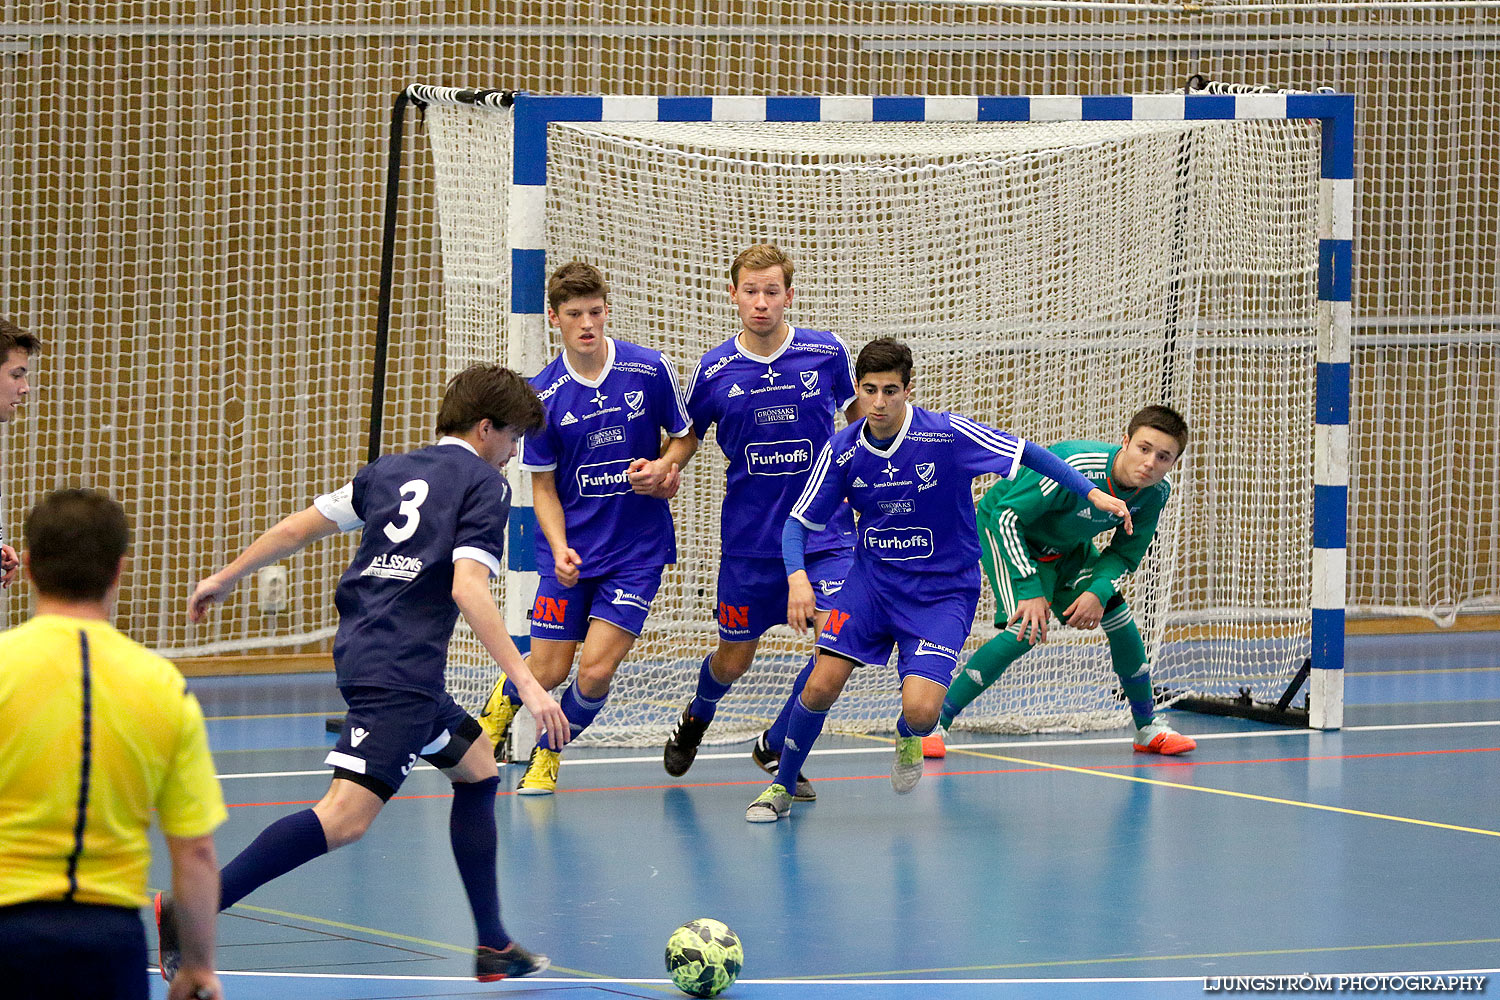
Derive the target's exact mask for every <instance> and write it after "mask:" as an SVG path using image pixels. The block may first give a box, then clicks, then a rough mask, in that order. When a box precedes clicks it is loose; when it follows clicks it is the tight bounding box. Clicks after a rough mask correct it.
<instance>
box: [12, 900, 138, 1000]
mask: <svg viewBox="0 0 1500 1000" xmlns="http://www.w3.org/2000/svg"><path fill="white" fill-rule="evenodd" d="M0 942H3V946H0V984H3V985H0V994H3V995H4V996H7V997H87V998H89V1000H95V998H97V1000H146V998H147V997H148V996H150V990H149V988H148V987H147V984H146V931H145V928H144V926H143V925H142V924H141V911H139V910H137V909H136V908H135V907H125V906H95V905H89V904H84V903H17V904H16V905H14V906H0Z"/></svg>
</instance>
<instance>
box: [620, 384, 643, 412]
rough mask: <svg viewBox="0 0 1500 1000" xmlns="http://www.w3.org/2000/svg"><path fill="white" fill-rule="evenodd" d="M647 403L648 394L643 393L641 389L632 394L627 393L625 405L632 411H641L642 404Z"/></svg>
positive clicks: (633, 391)
mask: <svg viewBox="0 0 1500 1000" xmlns="http://www.w3.org/2000/svg"><path fill="white" fill-rule="evenodd" d="M645 402H646V394H645V393H644V392H641V391H640V390H639V389H636V390H632V391H631V392H627V393H626V394H625V405H626V406H628V407H630V408H631V410H639V409H640V408H641V404H643V403H645Z"/></svg>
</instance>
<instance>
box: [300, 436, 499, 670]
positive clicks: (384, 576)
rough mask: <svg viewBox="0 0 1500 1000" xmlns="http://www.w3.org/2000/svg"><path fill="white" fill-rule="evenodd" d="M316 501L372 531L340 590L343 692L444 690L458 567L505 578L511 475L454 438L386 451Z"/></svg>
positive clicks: (336, 658)
mask: <svg viewBox="0 0 1500 1000" xmlns="http://www.w3.org/2000/svg"><path fill="white" fill-rule="evenodd" d="M314 504H315V506H316V507H317V508H318V511H319V513H321V514H322V515H323V516H324V517H326V518H328V519H329V520H330V521H332V522H334V523H335V524H337V525H338V526H339V530H340V531H352V530H354V529H355V528H359V527H364V529H365V531H364V536H363V538H361V540H360V543H359V550H358V551H357V552H356V553H355V554H354V561H353V562H352V563H350V564H349V568H348V569H347V570H345V571H344V575H343V577H341V578H340V579H339V585H338V590H337V591H336V592H335V594H334V604H335V605H336V606H337V607H338V611H339V630H338V635H337V637H336V638H335V639H334V641H333V662H334V667H335V669H336V670H337V672H338V683H339V686H340V687H347V686H364V687H380V688H395V689H401V690H408V691H424V692H428V693H436V694H441V693H442V692H443V690H444V686H443V669H444V667H445V666H446V665H447V656H448V637H449V636H451V635H452V634H453V626H454V623H455V622H456V621H457V620H458V605H457V604H455V603H454V602H453V563H454V562H455V561H457V560H459V559H465V558H466V559H473V560H475V561H476V562H480V563H483V564H484V565H485V566H488V567H489V570H490V572H491V573H492V574H498V573H499V572H500V566H501V559H502V557H503V556H504V554H505V533H506V520H507V518H509V516H510V486H509V485H508V484H507V483H506V482H505V477H504V476H503V475H501V474H500V472H499V470H497V469H496V468H495V467H494V466H492V465H490V464H489V463H488V462H486V461H485V460H484V459H482V458H480V457H479V455H478V453H477V452H475V451H474V449H473V448H472V447H470V446H469V444H468V442H466V441H462V440H460V439H458V438H456V437H445V438H443V439H442V440H441V441H439V442H438V443H437V444H435V445H432V446H430V447H427V448H419V449H418V450H416V451H412V452H407V453H406V454H404V455H382V456H381V457H380V458H377V459H376V460H375V461H373V462H371V463H370V464H369V465H367V466H365V467H364V468H362V469H360V470H359V472H358V473H356V474H355V476H354V481H353V482H351V483H349V484H348V485H346V486H344V487H343V488H342V489H338V490H335V491H334V492H332V493H328V494H325V495H324V496H320V497H318V498H317V500H315V501H314Z"/></svg>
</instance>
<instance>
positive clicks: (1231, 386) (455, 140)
mask: <svg viewBox="0 0 1500 1000" xmlns="http://www.w3.org/2000/svg"><path fill="white" fill-rule="evenodd" d="M510 118H511V115H510V112H507V111H496V110H489V109H479V108H473V107H468V106H452V105H444V104H433V105H431V106H430V107H428V108H427V110H426V131H427V137H428V145H429V146H430V149H431V152H432V156H433V160H434V169H433V176H434V178H435V181H436V185H437V190H436V197H437V203H438V215H439V220H440V230H441V253H442V268H443V282H444V301H445V305H446V312H447V316H446V324H447V343H448V345H449V347H448V357H447V363H448V366H449V368H450V370H454V369H457V368H460V367H462V366H463V365H464V364H466V363H468V362H469V361H471V360H479V359H486V360H488V359H493V358H495V357H497V356H503V357H505V360H506V361H507V363H510V364H512V365H515V366H516V367H522V368H524V369H525V370H526V371H527V373H528V374H530V373H532V372H533V371H534V370H535V369H536V368H538V367H539V366H540V364H541V363H542V362H543V361H544V360H545V359H546V358H548V357H550V356H552V355H553V354H555V353H556V352H557V351H558V350H560V344H559V343H558V342H557V341H556V338H555V336H551V339H549V340H548V342H546V343H545V344H543V343H541V342H539V341H538V342H535V343H525V344H522V345H520V347H519V348H517V347H514V346H513V347H512V349H511V350H510V351H509V352H506V351H505V349H504V348H505V345H506V343H507V340H506V331H505V329H504V325H505V323H506V321H507V315H506V314H507V312H508V301H509V286H508V284H507V282H508V275H509V259H510V254H509V247H508V246H507V244H506V212H507V190H508V183H509V177H510V153H511V143H510ZM1318 140H1319V137H1318V131H1317V128H1316V126H1315V125H1313V124H1310V123H1305V122H1295V121H1290V122H1289V121H1238V122H1181V121H1175V122H1059V123H1018V124H1010V123H1004V124H1002V123H983V124H976V123H914V124H896V123H858V124H830V123H813V124H792V123H738V122H737V123H607V124H583V123H555V124H553V125H552V126H551V127H550V130H549V136H548V158H547V171H548V175H547V181H548V185H547V199H546V240H547V269H548V271H549V272H550V271H551V270H552V269H553V268H555V267H556V266H558V265H559V264H561V263H564V262H566V261H569V260H573V259H578V260H585V261H588V262H590V263H593V264H596V265H598V266H599V267H600V268H601V269H602V270H603V271H604V273H605V275H606V276H607V278H608V279H609V281H610V283H611V287H612V294H611V310H612V311H611V323H610V333H611V335H613V336H615V337H618V338H621V339H625V340H631V341H635V342H638V343H641V344H643V345H645V346H648V347H652V348H656V349H659V350H661V351H663V352H665V353H666V354H668V355H669V356H670V357H671V358H672V359H673V360H674V361H675V362H676V363H677V365H678V368H679V370H680V371H681V372H682V373H683V375H684V378H685V377H686V376H687V375H688V374H690V372H691V368H692V365H693V364H694V363H695V362H696V360H697V358H698V357H699V356H700V355H702V354H703V353H704V352H705V351H707V350H708V349H709V348H711V347H713V346H714V345H716V344H718V343H720V342H722V341H723V340H724V339H725V338H727V337H729V336H730V335H732V334H733V333H735V332H736V331H737V329H738V321H737V316H736V314H735V311H734V309H733V306H732V304H731V302H730V299H729V295H728V280H729V279H728V274H727V268H728V263H729V261H730V260H732V259H733V257H734V255H735V254H736V253H737V252H738V251H739V250H740V249H742V248H743V247H744V246H746V245H749V244H750V243H753V242H758V241H774V242H776V243H778V244H780V245H781V246H783V247H784V248H786V249H787V250H788V251H789V252H790V253H791V254H792V255H793V257H794V258H795V260H796V264H797V274H796V279H795V282H794V284H795V287H796V290H797V295H796V300H795V303H794V308H793V309H792V311H791V312H790V313H789V319H790V320H791V321H792V322H794V323H795V324H797V325H800V326H808V327H815V328H820V329H831V330H833V331H835V332H836V333H838V334H839V335H840V336H841V337H842V338H843V339H844V340H845V342H846V343H847V344H848V345H849V346H850V348H851V351H854V352H857V351H858V349H859V347H860V345H862V344H863V343H865V342H866V341H867V340H869V339H870V338H872V337H876V336H881V335H891V336H895V337H898V338H900V339H902V340H904V341H906V342H907V343H908V344H909V345H910V346H911V348H912V351H913V353H914V354H915V357H916V362H917V369H916V373H915V387H916V391H915V394H914V401H915V402H916V403H918V404H919V405H922V406H925V407H928V408H931V409H951V410H955V411H958V412H962V413H965V414H968V415H970V416H972V417H974V418H976V419H978V420H981V421H984V422H986V423H989V424H992V425H994V426H997V427H1001V428H1004V429H1007V430H1010V431H1013V432H1014V433H1017V434H1019V435H1021V436H1023V437H1025V438H1027V439H1029V440H1033V441H1037V442H1040V443H1043V444H1050V443H1052V442H1054V441H1057V440H1061V439H1067V438H1088V439H1097V440H1101V441H1105V442H1117V441H1118V440H1119V439H1120V438H1121V437H1122V435H1123V430H1124V427H1125V424H1126V422H1127V421H1128V420H1129V418H1130V416H1131V415H1132V414H1133V413H1134V412H1135V411H1136V410H1137V409H1139V408H1140V407H1141V406H1142V405H1145V404H1147V403H1153V402H1159V401H1167V402H1170V403H1171V404H1172V405H1174V406H1176V407H1178V408H1179V409H1181V410H1182V411H1183V412H1184V413H1185V415H1186V416H1187V418H1188V420H1189V423H1190V424H1191V426H1192V433H1193V438H1192V442H1191V444H1190V446H1189V448H1188V450H1187V452H1186V454H1185V456H1184V458H1183V460H1182V462H1181V463H1180V464H1179V466H1178V468H1177V470H1176V471H1175V472H1174V474H1173V483H1174V490H1173V500H1172V503H1171V505H1170V506H1169V508H1168V510H1167V512H1166V514H1165V516H1164V518H1163V521H1162V524H1161V526H1160V529H1159V531H1158V538H1157V541H1156V543H1155V544H1154V545H1153V547H1152V549H1151V551H1150V553H1149V554H1148V555H1147V557H1146V559H1145V561H1144V562H1143V564H1142V566H1141V567H1140V570H1139V571H1138V572H1137V573H1136V574H1135V575H1134V576H1133V577H1132V578H1131V579H1130V581H1129V583H1128V585H1127V586H1126V588H1125V591H1124V592H1125V594H1126V596H1127V598H1128V600H1129V601H1130V604H1131V606H1132V608H1133V610H1134V613H1135V617H1136V620H1137V622H1138V624H1139V625H1140V627H1141V631H1142V634H1143V637H1144V639H1145V641H1146V646H1147V650H1148V654H1149V655H1150V656H1151V658H1152V660H1153V679H1154V681H1155V682H1156V684H1157V685H1158V687H1160V688H1162V689H1164V690H1166V691H1168V692H1181V691H1187V690H1192V691H1194V692H1198V693H1207V694H1236V693H1238V692H1239V691H1240V690H1241V689H1244V688H1248V689H1249V690H1250V691H1251V692H1252V693H1253V695H1254V696H1255V697H1257V698H1261V699H1265V698H1274V697H1275V696H1276V695H1279V694H1280V692H1281V690H1282V689H1283V688H1284V687H1285V685H1286V682H1287V680H1288V679H1289V678H1290V676H1291V674H1292V673H1293V672H1295V670H1296V668H1297V667H1298V666H1299V665H1300V664H1301V662H1302V660H1303V658H1304V657H1305V656H1306V655H1307V654H1308V649H1309V622H1310V611H1309V603H1310V593H1311V551H1312V550H1311V508H1312V503H1311V498H1312V470H1313V425H1314V420H1313V407H1312V401H1313V387H1314V337H1315V332H1316V322H1317V308H1316V298H1317V238H1316V237H1317V218H1318V183H1319V182H1318V150H1319V142H1318ZM510 343H511V344H512V345H515V343H516V342H515V338H514V337H512V338H511V340H510ZM841 422H842V421H840V423H841ZM992 482H993V479H985V480H981V481H978V482H976V483H975V495H976V497H977V496H978V495H979V494H980V493H981V492H982V491H983V490H984V489H985V488H987V487H988V486H989V485H990V484H991V483H992ZM723 491H724V461H723V456H722V454H721V453H720V452H719V450H718V448H717V446H716V444H715V441H714V437H713V434H712V432H710V433H709V434H708V437H707V440H706V441H705V442H704V444H703V446H702V447H701V448H700V450H699V452H698V455H697V457H696V458H695V459H694V460H693V462H692V464H691V466H690V467H689V469H688V470H687V471H686V473H685V475H684V478H683V485H682V489H681V492H680V493H679V495H678V497H677V498H676V499H675V500H674V501H673V504H672V508H673V515H674V518H675V521H676V526H677V534H678V550H679V560H678V562H677V564H676V565H674V566H670V567H668V569H667V572H666V576H665V579H664V582H663V586H662V588H661V591H660V594H659V595H658V597H657V599H656V602H655V605H654V607H653V611H652V615H651V618H650V620H649V622H648V623H647V627H646V631H645V633H644V634H643V635H642V636H641V639H640V640H639V641H638V642H637V643H636V645H635V646H634V648H633V649H632V651H631V654H630V656H629V657H628V658H627V661H626V662H625V664H624V665H622V667H621V668H620V671H619V673H618V675H617V676H616V679H615V682H614V685H613V689H612V694H611V699H610V702H609V704H608V705H607V707H606V708H605V710H604V711H603V712H602V713H601V714H600V716H599V717H598V719H597V720H596V722H595V723H594V724H593V726H592V727H591V728H590V729H589V730H588V732H587V733H586V734H585V737H584V738H585V739H588V740H590V741H594V742H600V743H613V744H631V743H639V744H650V743H659V742H660V741H661V740H662V739H664V738H665V736H666V735H667V732H668V731H669V729H670V727H671V725H672V723H673V722H674V721H675V718H676V715H677V713H678V711H679V710H680V708H681V706H682V705H684V704H685V703H686V702H687V700H688V699H689V698H690V697H691V695H692V689H693V685H694V683H695V680H696V676H697V666H698V663H699V662H700V661H701V658H702V656H703V655H704V654H705V653H706V652H707V651H709V650H710V649H711V648H712V647H713V644H714V642H715V637H716V626H715V623H714V616H713V609H714V606H715V604H714V601H715V594H714V588H715V577H716V572H717V567H718V556H719V549H718V538H719V518H720V507H721V504H722V501H723V495H724V492H723ZM778 516H779V514H778ZM1099 542H1100V543H1101V544H1103V543H1105V542H1107V538H1101V539H1100V540H1099ZM514 585H515V583H514V582H512V586H514ZM527 596H529V595H527ZM510 597H511V599H512V600H514V599H515V595H510ZM994 614H995V609H994V606H993V602H992V600H991V599H990V596H989V594H988V593H986V594H985V595H984V598H983V600H982V601H981V605H980V609H979V612H978V615H977V619H976V623H975V628H974V633H973V636H972V637H971V639H970V641H969V644H968V646H967V647H966V653H967V652H972V650H973V649H974V648H975V647H976V646H977V645H978V644H979V643H982V642H984V641H985V640H987V639H989V638H991V637H992V636H993V635H994V634H995V631H996V629H995V625H994V621H993V619H994ZM809 650H810V639H809V637H808V636H807V635H805V634H803V635H797V634H793V633H792V632H791V631H790V630H789V629H787V628H786V627H785V626H782V627H779V628H777V629H775V630H773V631H772V632H770V633H768V634H767V636H766V637H765V638H764V640H763V641H762V644H761V648H760V652H759V653H758V655H757V658H756V663H755V665H754V667H752V669H751V671H750V672H749V673H748V674H747V675H746V676H745V677H744V678H743V679H742V680H741V681H740V682H739V683H738V684H736V685H735V687H734V690H733V691H732V692H731V693H730V694H729V695H728V696H727V697H726V698H725V700H724V701H723V702H721V705H720V709H719V712H718V716H717V719H716V722H715V725H714V727H713V729H712V730H710V733H709V739H710V740H711V741H712V740H720V741H727V740H731V739H739V738H744V737H746V736H749V735H751V734H752V733H754V732H756V731H758V730H759V729H761V728H763V727H764V726H765V725H766V723H767V722H768V721H769V719H770V718H771V717H772V716H774V714H775V712H776V710H777V708H778V707H779V705H780V703H781V701H782V700H783V699H784V698H785V697H786V695H787V692H788V691H789V689H790V684H791V681H792V679H793V677H794V676H795V675H796V673H797V671H798V670H799V669H800V668H801V666H802V664H803V663H804V662H805V661H806V658H807V655H808V653H809ZM451 659H452V662H451V665H450V684H451V686H452V687H453V689H454V692H455V694H456V695H457V696H458V697H459V698H460V700H461V701H463V702H464V703H465V704H466V705H467V706H469V707H470V708H474V707H476V706H477V705H478V704H479V703H481V702H482V701H483V699H484V697H485V695H486V694H487V693H488V690H489V685H490V684H491V683H492V681H493V678H494V673H493V670H494V668H493V666H491V665H490V664H489V663H488V658H487V657H486V656H484V655H483V654H482V652H481V651H480V650H479V648H478V646H477V645H476V644H474V643H473V642H472V640H468V639H464V638H463V637H460V640H459V641H457V642H456V643H455V647H454V655H453V656H452V658H451ZM898 709H899V699H898V690H897V678H896V674H895V671H894V669H893V667H890V666H887V667H884V668H875V667H871V668H865V669H861V670H858V671H856V672H855V675H854V677H853V679H852V680H851V682H850V684H849V686H848V687H847V688H846V690H845V693H844V695H843V696H842V697H841V699H840V701H839V703H838V705H837V706H836V707H835V708H834V710H833V713H832V715H831V716H830V727H831V728H834V729H838V730H842V731H849V732H865V731H875V732H885V731H887V730H889V729H890V727H891V726H892V724H893V723H894V720H895V717H896V714H897V711H898ZM1128 718H1129V714H1128V711H1127V709H1126V708H1125V706H1124V703H1123V701H1122V700H1121V698H1120V696H1119V693H1118V684H1117V682H1116V679H1115V677H1114V674H1113V672H1112V670H1111V668H1110V663H1109V656H1108V648H1107V646H1106V644H1105V642H1104V640H1103V637H1102V635H1101V634H1100V633H1098V632H1097V631H1096V632H1080V631H1077V630H1071V629H1068V628H1063V627H1059V628H1055V629H1054V631H1053V632H1052V633H1051V635H1050V640H1049V642H1048V643H1047V644H1046V645H1045V646H1042V647H1039V648H1038V649H1037V650H1035V651H1034V652H1033V653H1031V654H1030V655H1028V656H1026V657H1024V658H1023V659H1021V660H1020V661H1018V662H1017V663H1016V664H1015V665H1014V666H1013V667H1012V668H1011V669H1010V670H1009V671H1008V672H1007V673H1006V675H1005V676H1004V678H1003V679H1002V680H1001V682H1000V683H999V684H997V685H996V686H995V687H994V688H993V689H992V690H990V691H989V692H987V693H986V694H985V695H984V696H983V697H982V698H981V699H980V700H979V701H977V702H975V704H974V705H973V706H972V707H971V709H970V710H969V711H968V712H967V713H966V714H965V715H964V716H963V717H962V718H961V720H960V725H961V728H976V729H984V730H990V731H1037V730H1047V729H1092V728H1101V727H1108V726H1116V725H1120V724H1123V723H1125V722H1126V721H1128Z"/></svg>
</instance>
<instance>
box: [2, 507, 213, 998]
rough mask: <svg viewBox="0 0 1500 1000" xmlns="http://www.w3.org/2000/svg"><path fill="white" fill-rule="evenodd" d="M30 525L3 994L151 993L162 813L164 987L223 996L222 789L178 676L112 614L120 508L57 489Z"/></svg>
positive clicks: (9, 645)
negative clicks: (171, 932) (171, 908)
mask: <svg viewBox="0 0 1500 1000" xmlns="http://www.w3.org/2000/svg"><path fill="white" fill-rule="evenodd" d="M23 534H24V537H25V541H26V546H25V551H24V555H23V562H24V564H25V567H26V575H27V576H28V577H29V578H30V580H31V582H32V584H33V585H34V586H35V587H36V616H35V617H34V618H32V619H31V620H30V621H28V622H27V623H26V624H24V625H21V626H19V627H17V628H13V629H10V630H8V631H5V632H0V994H3V995H4V996H6V997H14V998H19V1000H31V998H36V1000H42V998H49V1000H50V998H56V997H87V998H90V1000H102V998H111V1000H113V998H120V1000H125V998H129V1000H145V998H146V996H147V980H146V975H147V971H146V970H147V962H146V936H145V930H144V927H143V925H142V921H141V914H140V907H141V906H142V905H144V904H145V903H146V901H147V897H146V872H147V868H148V866H149V864H150V860H151V848H150V845H149V843H148V841H147V838H146V830H147V827H148V826H149V825H150V822H151V812H152V810H153V809H155V810H156V812H157V813H158V814H159V816H160V819H161V828H162V832H163V833H164V834H165V835H166V840H167V848H168V850H169V851H170V853H171V856H172V887H173V895H174V896H175V898H176V906H177V921H178V926H179V929H180V938H181V945H182V965H181V967H180V970H179V972H178V974H177V978H176V979H175V980H173V982H172V984H171V987H170V991H169V992H168V994H167V995H168V997H169V1000H190V998H195V997H196V998H218V997H220V996H221V995H222V993H221V990H220V987H219V980H218V977H216V976H215V975H214V972H213V951H214V917H215V914H216V912H217V910H218V904H219V874H218V865H217V861H216V859H215V857H214V845H213V830H214V828H215V827H217V826H218V825H219V824H220V823H222V822H223V821H224V820H225V818H226V814H225V811H224V800H223V798H222V797H221V795H220V793H219V783H218V779H217V778H215V777H214V767H213V759H212V758H211V757H210V756H209V753H208V738H207V735H206V733H205V732H204V728H203V713H202V711H201V710H200V709H199V707H198V702H197V700H196V699H195V698H194V697H193V696H192V695H191V694H188V693H187V690H186V687H185V685H184V683H183V680H182V675H181V674H180V673H178V672H177V670H176V668H174V667H173V666H172V665H171V664H170V663H168V662H167V661H166V660H164V659H162V658H161V657H159V656H156V655H154V654H152V653H150V652H148V651H147V650H146V649H145V648H144V647H142V646H140V645H138V644H137V643H135V642H133V641H131V640H130V639H129V638H127V637H126V636H125V635H123V634H122V633H121V632H119V631H117V630H116V629H115V628H114V626H113V625H111V624H110V622H111V620H112V619H113V617H114V606H115V599H116V597H117V596H118V594H119V588H120V572H121V570H122V568H123V567H124V562H125V551H126V549H127V547H128V546H129V542H130V526H129V524H128V523H127V522H126V519H125V511H124V510H123V509H122V508H121V507H120V505H119V504H117V503H115V502H114V501H113V500H111V499H110V498H109V497H107V496H106V495H104V494H103V493H99V492H95V491H92V490H60V491H58V492H56V493H51V494H48V495H47V496H46V497H45V498H44V499H43V500H42V501H41V503H39V504H37V506H36V508H35V509H34V510H32V512H31V513H30V514H29V515H28V516H27V518H26V524H25V527H24V529H23Z"/></svg>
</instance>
